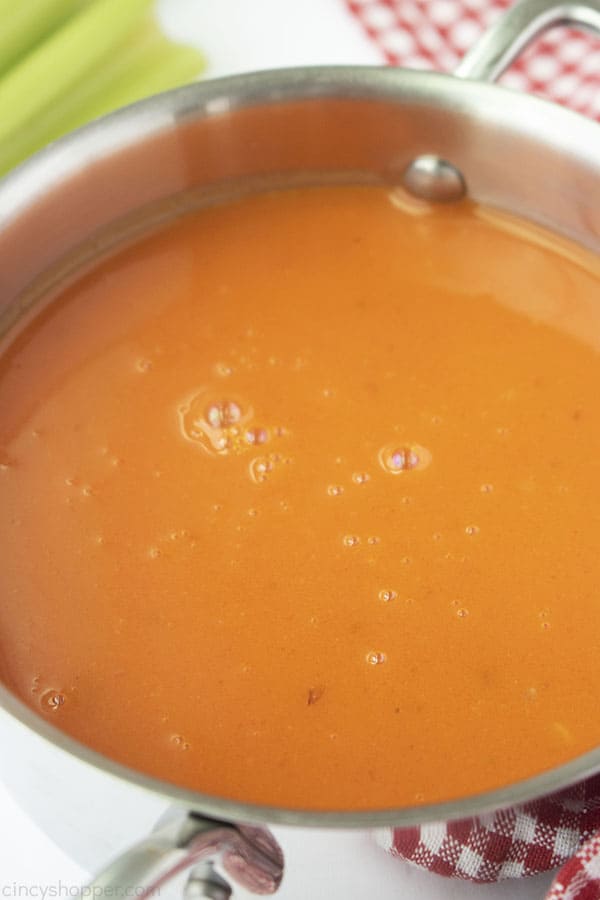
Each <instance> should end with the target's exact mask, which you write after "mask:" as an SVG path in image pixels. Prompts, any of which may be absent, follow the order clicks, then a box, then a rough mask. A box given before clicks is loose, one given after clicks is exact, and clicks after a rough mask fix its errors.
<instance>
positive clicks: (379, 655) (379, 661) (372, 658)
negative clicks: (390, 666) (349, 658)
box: [365, 650, 387, 666]
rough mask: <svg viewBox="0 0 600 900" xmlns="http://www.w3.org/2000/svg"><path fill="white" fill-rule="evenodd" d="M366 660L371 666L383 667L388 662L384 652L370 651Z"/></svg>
mask: <svg viewBox="0 0 600 900" xmlns="http://www.w3.org/2000/svg"><path fill="white" fill-rule="evenodd" d="M365 659H366V661H367V663H368V665H370V666H382V665H383V664H384V663H385V662H387V654H386V653H384V652H383V651H382V650H369V652H368V653H367V655H366V657H365Z"/></svg>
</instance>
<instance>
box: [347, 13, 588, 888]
mask: <svg viewBox="0 0 600 900" xmlns="http://www.w3.org/2000/svg"><path fill="white" fill-rule="evenodd" d="M342 2H345V4H346V6H347V8H348V10H349V11H350V13H351V14H352V15H353V16H355V17H356V18H357V19H358V21H359V22H360V24H361V25H362V27H363V28H364V30H365V31H366V33H367V35H368V36H369V38H370V39H371V40H372V41H373V42H374V43H375V44H376V45H377V46H378V47H379V49H380V51H381V57H382V60H384V61H386V62H388V63H390V64H391V65H402V66H408V67H410V68H417V69H438V70H441V71H449V72H451V71H452V70H453V69H454V68H455V67H456V65H457V63H458V62H459V60H460V59H461V57H462V56H463V54H464V53H465V51H466V50H467V49H468V48H470V47H472V46H473V44H474V43H475V42H476V41H477V39H478V37H479V36H480V35H481V34H482V33H483V31H484V30H485V29H486V28H487V27H489V26H490V25H491V24H492V22H494V21H495V19H496V18H497V17H498V16H499V15H500V14H501V13H502V11H503V10H504V9H506V8H507V7H508V6H510V5H511V2H512V0H342ZM500 81H501V83H502V84H504V85H506V86H507V87H510V88H514V89H517V90H522V91H531V92H533V93H536V94H539V95H541V96H543V97H546V98H547V99H550V100H554V101H557V102H559V103H563V104H564V105H566V106H569V107H571V108H572V109H574V110H576V111H577V112H580V113H583V114H585V115H588V116H591V117H593V118H596V119H600V39H598V38H596V37H594V36H592V35H589V34H582V33H580V32H576V31H574V30H572V29H568V28H555V29H553V30H552V31H550V32H548V33H546V34H545V35H544V36H543V37H541V38H539V39H538V40H536V41H535V42H534V43H533V44H532V45H531V46H530V47H529V48H528V49H527V50H526V51H525V52H524V53H523V54H522V56H521V57H520V59H519V60H518V62H516V63H515V64H514V65H513V66H512V68H511V69H510V70H509V71H508V72H506V73H505V74H504V75H503V76H502V78H501V79H500ZM594 832H597V833H596V834H595V835H594ZM380 842H381V843H382V844H383V846H384V847H385V848H386V849H387V850H388V851H389V852H391V853H392V854H393V855H395V856H398V857H401V858H402V859H405V860H408V861H409V862H411V863H414V864H416V865H418V866H421V867H422V868H425V869H429V870H430V871H432V872H437V873H438V874H440V875H446V876H450V877H454V878H464V879H467V880H469V881H476V882H491V881H500V880H501V879H503V878H522V877H524V876H528V875H536V874H539V873H540V872H547V871H549V870H551V869H553V868H556V867H559V866H562V869H561V870H560V871H559V873H558V875H557V877H556V879H555V880H554V883H553V885H552V888H551V890H550V892H549V894H548V895H547V898H546V900H600V776H599V777H596V778H593V779H590V780H589V781H588V782H586V783H585V784H583V785H580V786H579V787H577V788H575V789H572V790H569V791H563V792H561V793H560V794H557V795H555V796H554V797H551V798H547V799H545V800H543V801H539V802H535V803H528V804H525V805H524V806H522V807H520V808H518V809H512V810H509V811H505V812H500V813H495V814H494V815H491V816H488V817H481V818H478V819H471V820H469V821H467V822H454V823H451V824H441V825H426V826H423V827H422V828H407V829H395V830H394V831H391V832H390V831H387V832H385V833H382V835H381V837H380Z"/></svg>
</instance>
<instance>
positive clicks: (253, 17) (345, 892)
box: [0, 0, 550, 900]
mask: <svg viewBox="0 0 600 900" xmlns="http://www.w3.org/2000/svg"><path fill="white" fill-rule="evenodd" d="M159 8H160V15H161V18H162V21H163V23H164V25H165V27H166V28H167V30H168V31H170V33H172V34H173V35H175V36H177V37H180V38H184V39H185V40H187V41H189V42H190V43H196V44H198V46H200V47H201V48H202V49H203V50H204V51H205V53H206V54H207V57H208V59H209V72H208V74H209V75H210V76H217V75H225V74H230V73H234V72H243V71H249V70H252V69H264V68H271V67H279V66H289V65H306V64H320V63H360V64H377V63H380V62H381V60H380V58H379V55H378V53H377V51H376V50H375V49H374V48H373V47H372V46H371V45H370V44H369V42H368V41H367V40H366V39H365V38H364V36H363V35H362V32H361V31H360V29H359V28H358V26H357V25H356V23H355V22H353V21H352V19H351V18H350V17H349V16H348V15H347V14H346V12H345V10H344V7H343V2H342V0H160V2H159ZM60 814H61V812H60V809H57V810H56V816H60ZM90 814H92V815H93V811H90ZM278 836H279V837H280V839H281V843H282V845H283V846H284V849H285V851H286V858H287V866H286V878H285V881H284V885H283V887H282V889H281V891H280V893H279V894H278V897H280V898H281V900H371V898H373V900H388V898H389V900H392V898H394V900H399V898H405V900H412V898H418V900H509V898H510V900H541V898H543V896H544V893H545V889H546V888H547V886H548V884H549V882H550V878H549V877H542V878H536V879H533V880H530V881H528V882H523V883H513V882H511V883H504V884H501V885H492V886H485V887H479V886H475V885H470V884H464V883H462V882H454V881H453V882H451V881H447V880H445V879H441V878H438V877H436V876H432V875H428V874H427V873H423V872H420V871H418V870H416V869H414V868H411V867H409V866H407V865H405V864H402V863H400V862H399V861H397V860H393V859H390V858H389V857H387V856H386V855H385V854H384V853H383V851H381V850H380V849H378V848H377V847H376V846H375V845H374V844H373V842H372V839H371V836H370V835H368V834H365V833H346V834H340V833H331V832H313V833H311V834H310V835H309V836H307V835H306V833H298V832H290V831H289V830H280V831H279V832H278ZM87 874H88V873H86V872H84V871H83V870H82V869H81V868H80V867H79V866H78V865H77V864H76V863H74V862H73V861H72V860H70V859H68V858H67V857H66V856H65V855H64V854H63V853H62V852H61V851H59V850H58V849H57V848H56V847H55V846H54V845H53V844H52V843H51V842H50V841H49V840H48V838H46V837H45V835H43V834H42V833H41V832H40V831H39V830H38V829H37V827H36V826H35V825H34V824H33V823H32V822H31V821H30V820H29V819H27V818H26V816H25V815H24V814H23V813H22V812H21V811H20V810H19V809H18V808H17V807H16V806H15V804H14V802H13V801H12V799H11V798H10V797H9V796H8V795H7V794H6V792H5V791H4V789H3V788H2V787H0V898H13V897H22V898H27V897H31V898H35V900H46V897H48V898H51V897H61V898H63V897H64V898H68V897H72V896H73V895H74V892H75V890H76V888H77V886H78V885H79V884H81V883H82V881H84V880H85V879H86V877H87ZM166 893H167V892H165V891H163V895H166ZM168 893H171V892H168ZM235 897H236V898H238V900H242V898H246V897H249V895H247V894H245V892H239V891H238V892H236V894H235Z"/></svg>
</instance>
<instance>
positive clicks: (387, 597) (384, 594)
mask: <svg viewBox="0 0 600 900" xmlns="http://www.w3.org/2000/svg"><path fill="white" fill-rule="evenodd" d="M397 597H398V592H397V591H393V590H391V589H390V588H385V589H384V590H382V591H379V599H380V600H383V602H384V603H391V601H392V600H396V599H397Z"/></svg>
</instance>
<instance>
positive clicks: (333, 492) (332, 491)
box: [327, 484, 344, 497]
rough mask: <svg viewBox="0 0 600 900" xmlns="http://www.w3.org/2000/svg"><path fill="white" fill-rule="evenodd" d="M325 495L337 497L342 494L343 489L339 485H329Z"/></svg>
mask: <svg viewBox="0 0 600 900" xmlns="http://www.w3.org/2000/svg"><path fill="white" fill-rule="evenodd" d="M327 493H328V494H329V496H330V497H339V496H340V495H341V494H343V493H344V488H343V487H342V485H341V484H330V485H329V487H328V488H327Z"/></svg>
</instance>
